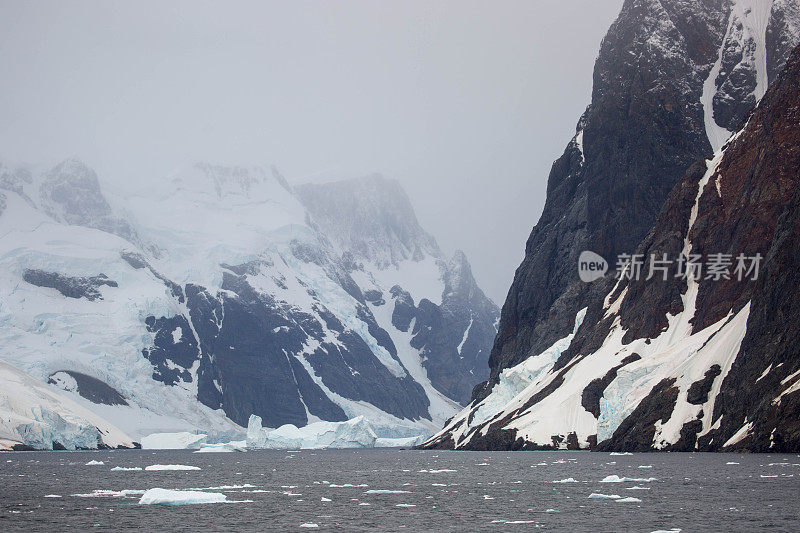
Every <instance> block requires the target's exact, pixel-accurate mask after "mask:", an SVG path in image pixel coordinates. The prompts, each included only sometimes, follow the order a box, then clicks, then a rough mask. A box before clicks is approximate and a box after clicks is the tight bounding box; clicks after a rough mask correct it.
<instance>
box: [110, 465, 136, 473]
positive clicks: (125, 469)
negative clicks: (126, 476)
mask: <svg viewBox="0 0 800 533" xmlns="http://www.w3.org/2000/svg"><path fill="white" fill-rule="evenodd" d="M141 469H142V467H140V466H130V467H128V466H115V467H114V468H112V469H111V471H112V472H136V471H139V470H141Z"/></svg>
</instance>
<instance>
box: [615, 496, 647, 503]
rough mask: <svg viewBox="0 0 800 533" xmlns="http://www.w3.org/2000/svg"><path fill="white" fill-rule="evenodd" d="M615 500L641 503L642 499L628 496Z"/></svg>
mask: <svg viewBox="0 0 800 533" xmlns="http://www.w3.org/2000/svg"><path fill="white" fill-rule="evenodd" d="M615 501H617V502H619V503H641V501H642V500H640V499H639V498H631V497H630V496H629V497H627V498H620V499H618V500H615Z"/></svg>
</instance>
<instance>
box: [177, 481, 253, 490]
mask: <svg viewBox="0 0 800 533" xmlns="http://www.w3.org/2000/svg"><path fill="white" fill-rule="evenodd" d="M252 488H255V485H251V484H250V483H245V484H243V485H217V486H216V487H200V488H191V489H186V490H236V489H252Z"/></svg>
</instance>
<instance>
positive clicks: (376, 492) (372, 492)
mask: <svg viewBox="0 0 800 533" xmlns="http://www.w3.org/2000/svg"><path fill="white" fill-rule="evenodd" d="M409 493H410V491H408V490H388V489H372V490H368V491H366V492H364V494H409Z"/></svg>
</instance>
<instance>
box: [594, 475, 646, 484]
mask: <svg viewBox="0 0 800 533" xmlns="http://www.w3.org/2000/svg"><path fill="white" fill-rule="evenodd" d="M651 481H656V478H654V477H648V478H638V477H619V476H617V475H610V476H606V477H604V478H603V479H601V480H600V483H629V482H632V483H649V482H651Z"/></svg>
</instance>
